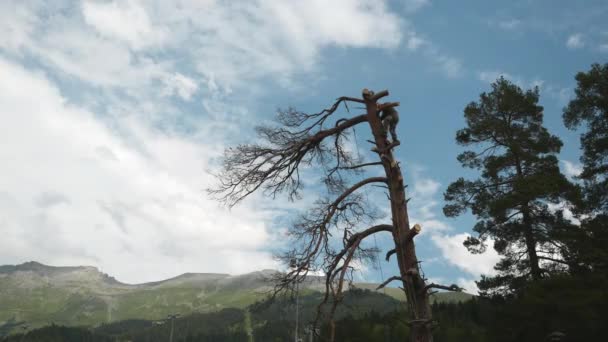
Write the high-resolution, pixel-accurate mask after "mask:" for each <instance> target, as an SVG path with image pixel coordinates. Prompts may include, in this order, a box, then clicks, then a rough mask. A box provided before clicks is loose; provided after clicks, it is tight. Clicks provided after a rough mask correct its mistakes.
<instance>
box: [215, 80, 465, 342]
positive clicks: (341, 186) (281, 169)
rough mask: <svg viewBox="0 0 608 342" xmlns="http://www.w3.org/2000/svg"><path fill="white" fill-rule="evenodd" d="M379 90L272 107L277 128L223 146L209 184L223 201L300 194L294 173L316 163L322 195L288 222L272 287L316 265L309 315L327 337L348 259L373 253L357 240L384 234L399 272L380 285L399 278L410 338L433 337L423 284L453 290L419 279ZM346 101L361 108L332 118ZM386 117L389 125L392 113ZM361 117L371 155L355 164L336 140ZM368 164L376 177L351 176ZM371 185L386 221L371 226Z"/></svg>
mask: <svg viewBox="0 0 608 342" xmlns="http://www.w3.org/2000/svg"><path fill="white" fill-rule="evenodd" d="M387 95H388V91H386V90H385V91H381V92H378V93H374V92H372V91H369V90H367V89H364V90H363V93H362V98H353V97H340V98H339V99H337V101H336V102H335V103H334V104H333V106H331V107H330V108H329V109H325V110H323V111H321V112H319V113H316V114H305V113H302V112H298V111H296V110H293V109H289V110H285V111H279V115H278V121H279V123H280V124H281V125H280V126H278V127H268V126H263V127H257V128H256V130H257V133H258V136H259V137H260V139H261V141H262V142H261V143H259V144H257V143H256V144H245V145H239V146H237V147H236V148H229V149H227V150H226V151H225V155H224V159H223V167H222V170H221V172H220V173H219V175H218V179H219V185H218V187H217V188H215V189H212V190H210V192H211V193H212V194H214V195H216V196H217V198H219V199H220V200H222V201H223V202H224V203H226V204H227V205H229V206H233V205H235V204H236V203H238V202H239V201H241V200H243V199H244V198H245V197H247V196H248V195H250V194H252V193H254V192H255V191H258V190H261V191H263V192H264V193H265V194H267V195H271V196H273V197H274V196H275V195H278V194H279V193H286V194H287V195H288V196H289V198H290V199H292V200H293V199H297V198H299V196H300V195H301V190H302V187H303V182H302V180H301V176H302V174H303V173H304V172H306V171H307V169H310V168H311V167H312V166H313V165H314V166H315V167H317V168H321V171H322V172H321V173H322V175H323V176H322V178H323V179H322V184H324V185H325V187H326V189H327V193H328V195H329V197H328V198H319V199H318V200H317V201H316V202H315V206H314V207H313V208H311V209H309V210H308V211H307V212H306V213H305V214H303V215H301V216H300V217H299V218H298V219H296V220H295V222H294V223H293V224H292V226H291V227H290V230H289V233H290V236H291V237H292V238H293V240H294V241H293V244H292V246H295V247H294V248H293V249H292V250H290V251H288V252H286V253H285V254H283V255H282V256H281V258H282V260H283V261H284V262H285V263H286V264H290V263H291V264H294V265H296V267H294V268H292V270H291V271H289V272H287V273H285V274H282V275H281V277H280V279H277V290H284V289H286V288H287V287H288V286H290V285H291V284H294V283H297V282H301V281H302V280H303V279H304V278H305V277H306V275H307V274H308V273H309V272H310V271H313V270H321V271H323V272H324V273H325V275H326V281H325V297H324V300H323V302H322V303H321V305H320V306H319V309H318V315H317V320H318V319H319V317H321V316H324V315H326V316H327V317H326V318H327V319H328V320H329V321H330V327H331V329H330V336H329V337H330V340H332V341H333V339H334V332H335V329H334V327H333V320H332V316H333V313H334V312H335V310H336V305H338V303H339V302H340V300H341V298H342V296H343V291H344V289H345V287H344V286H345V281H348V279H349V275H350V274H351V272H352V269H353V262H354V261H355V260H361V259H365V258H369V257H370V256H373V255H375V251H374V250H373V249H369V248H364V246H363V241H364V239H366V238H368V237H370V236H372V235H374V234H377V233H380V232H387V233H390V234H391V235H392V237H393V241H394V246H395V248H394V250H392V251H389V252H388V253H387V256H386V257H387V259H388V258H389V257H390V256H391V255H392V254H395V258H396V259H397V264H398V267H399V275H397V276H395V277H392V278H390V279H388V280H387V281H385V282H384V283H383V284H382V285H381V286H386V285H387V284H388V283H389V282H390V281H393V280H397V281H400V282H401V283H402V286H403V289H404V291H405V293H406V296H407V300H408V304H409V308H410V310H409V315H410V320H409V322H410V327H411V328H410V336H411V340H412V341H432V339H433V338H432V332H431V325H432V322H431V311H430V306H429V298H428V295H429V290H430V289H432V288H445V289H454V287H449V288H448V287H445V286H441V285H436V284H428V285H427V284H425V280H424V279H423V278H422V276H421V272H420V269H419V265H418V260H417V258H416V250H415V247H414V237H415V236H416V235H417V234H418V233H419V232H420V226H419V225H415V226H414V227H410V223H409V218H408V212H407V201H406V197H405V186H404V183H403V175H402V172H401V168H400V166H399V163H398V162H397V160H396V159H395V157H394V156H393V152H392V149H393V148H394V147H395V146H398V145H399V142H398V141H397V140H396V139H393V141H392V142H389V141H388V139H387V131H386V130H385V127H386V126H390V125H388V124H387V123H385V125H384V126H383V123H382V122H381V119H380V116H379V113H381V112H392V111H391V110H389V109H394V107H396V106H398V105H399V103H398V102H392V103H379V102H378V100H380V99H381V98H383V97H385V96H387ZM348 102H355V103H360V104H363V105H365V109H366V113H365V114H361V115H358V116H354V117H342V118H338V117H337V113H336V110H337V109H338V107H339V106H340V104H342V103H343V104H344V105H346V104H347V103H348ZM346 108H347V109H348V107H346ZM395 112H396V111H395ZM393 121H394V123H395V124H396V118H395V120H393ZM365 122H367V123H368V124H369V128H370V130H371V134H372V136H373V141H370V142H371V143H373V145H374V148H373V151H374V152H376V153H377V155H378V160H377V161H373V162H363V161H362V160H360V159H359V158H355V156H354V155H353V154H352V153H351V152H350V151H349V150H348V149H347V148H346V147H345V145H344V143H345V140H346V139H347V138H348V133H349V132H350V131H351V130H352V128H353V127H355V126H356V125H359V124H363V123H365ZM389 129H391V130H392V129H394V127H392V128H391V127H389ZM374 167H381V168H383V169H384V175H383V176H375V177H369V178H365V179H362V180H356V179H354V177H356V176H360V175H362V174H363V173H362V170H363V169H365V168H374ZM308 171H310V170H308ZM371 186H376V187H371ZM378 188H380V189H385V191H386V192H387V196H388V202H389V203H388V205H390V208H391V218H392V222H390V221H389V222H386V223H384V224H376V221H377V220H378V219H379V218H380V217H379V216H378V215H377V212H376V211H375V210H374V206H371V205H369V203H368V202H367V200H366V197H365V196H363V195H362V193H363V192H369V191H370V190H371V189H378ZM362 226H363V227H362ZM332 236H339V237H341V239H340V241H339V243H340V247H339V248H335V246H336V241H335V240H336V239H332ZM326 305H327V306H329V308H326V307H325V306H326ZM316 323H317V322H315V324H316Z"/></svg>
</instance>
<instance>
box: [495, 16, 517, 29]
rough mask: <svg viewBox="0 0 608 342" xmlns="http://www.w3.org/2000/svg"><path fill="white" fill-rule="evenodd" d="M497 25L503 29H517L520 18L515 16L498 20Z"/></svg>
mask: <svg viewBox="0 0 608 342" xmlns="http://www.w3.org/2000/svg"><path fill="white" fill-rule="evenodd" d="M497 25H498V27H500V28H501V29H503V30H507V31H512V30H516V29H518V28H519V27H520V26H521V20H519V19H515V18H512V19H507V20H501V21H499V22H498V24H497Z"/></svg>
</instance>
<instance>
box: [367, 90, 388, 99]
mask: <svg viewBox="0 0 608 342" xmlns="http://www.w3.org/2000/svg"><path fill="white" fill-rule="evenodd" d="M385 96H388V90H381V91H379V92H377V93H376V94H374V95H372V96H371V97H370V101H378V100H380V99H381V98H383V97H385Z"/></svg>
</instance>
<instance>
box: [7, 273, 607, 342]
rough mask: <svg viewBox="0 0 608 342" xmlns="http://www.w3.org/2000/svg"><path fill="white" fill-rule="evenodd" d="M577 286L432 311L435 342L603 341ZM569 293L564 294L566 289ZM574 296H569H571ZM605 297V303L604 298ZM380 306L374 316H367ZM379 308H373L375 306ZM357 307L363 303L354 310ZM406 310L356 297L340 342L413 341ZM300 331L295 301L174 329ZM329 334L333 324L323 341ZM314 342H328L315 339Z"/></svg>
mask: <svg viewBox="0 0 608 342" xmlns="http://www.w3.org/2000/svg"><path fill="white" fill-rule="evenodd" d="M577 284H580V283H579V282H574V283H573V282H572V280H570V279H567V278H563V279H551V280H548V281H546V282H544V283H542V284H538V285H535V286H534V287H531V288H529V291H528V292H527V295H525V296H521V297H518V298H511V299H505V298H499V297H497V298H494V299H487V298H486V299H482V298H477V297H475V298H473V299H471V300H469V301H466V302H459V303H434V304H433V305H432V309H433V317H434V319H435V321H436V322H440V323H437V324H436V326H435V341H437V342H444V341H445V342H452V341H467V342H481V341H488V342H490V341H492V342H493V341H518V342H524V341H547V340H548V339H547V336H548V335H549V334H550V333H551V332H554V331H561V332H565V333H566V334H567V338H566V340H562V341H599V339H598V337H600V336H605V335H606V334H607V333H608V326H606V324H605V321H606V318H605V317H608V316H606V315H607V314H608V309H607V308H608V307H606V306H602V304H601V303H602V301H603V303H605V296H606V293H605V291H604V292H599V291H596V292H589V291H587V288H586V287H585V286H584V285H580V286H579V285H577ZM560 289H561V290H560ZM564 289H568V290H564ZM602 296H603V297H602ZM317 299H318V297H316V295H310V296H308V297H306V296H305V297H304V298H301V300H302V302H303V304H302V306H301V308H300V310H301V311H300V319H301V320H300V325H299V335H300V336H301V337H302V338H303V341H308V326H309V325H308V323H309V322H310V320H311V319H312V318H313V317H314V314H315V310H316V306H315V305H314V303H315V302H316V300H317ZM359 300H360V302H361V303H365V304H364V305H369V306H373V307H375V308H376V310H374V311H364V310H361V309H362V308H363V306H358V305H357V304H356V303H357V302H358V301H359ZM372 303H373V304H372ZM351 304H355V305H354V306H352V305H351ZM404 308H405V306H404V305H403V303H399V302H396V301H395V300H394V299H392V298H390V297H387V296H384V295H382V294H378V293H373V292H371V291H369V290H358V291H354V292H352V293H349V294H348V296H347V298H345V305H344V307H343V309H342V311H340V312H339V314H338V318H337V319H336V321H335V323H336V341H341V342H358V341H360V342H375V341H377V342H386V341H406V340H407V339H408V336H409V327H408V325H407V322H406V320H405V319H404V318H405V317H407V315H406V313H405V312H404V311H403V310H405V309H404ZM246 315H250V317H251V322H250V324H251V327H250V329H251V331H252V332H253V333H252V336H251V338H252V339H249V338H250V337H249V335H248V333H247V331H248V327H247V320H246V317H245V316H246ZM294 332H295V305H294V302H293V300H292V299H283V300H279V301H276V302H273V303H260V304H259V305H253V306H251V307H250V308H249V309H248V310H247V311H245V310H240V309H225V310H222V311H219V312H215V313H206V314H194V315H189V316H184V317H179V318H176V319H175V320H174V322H173V341H175V342H195V341H196V342H212V341H213V342H232V341H235V342H236V341H258V342H260V341H263V342H274V341H281V342H282V341H290V340H293V338H294ZM326 332H327V324H324V325H323V326H322V327H321V329H320V333H321V335H325V334H326ZM170 335H171V321H165V322H162V324H159V322H151V321H142V320H129V321H121V322H116V323H111V324H104V325H101V326H99V327H97V328H90V329H87V328H82V327H63V326H56V325H52V326H47V327H43V328H40V329H36V330H33V331H30V332H28V333H27V334H26V335H25V336H23V335H21V334H14V335H11V336H10V337H5V338H4V339H3V340H2V342H20V341H32V342H33V341H36V342H39V341H48V342H55V341H68V342H69V341H79V342H81V341H89V342H106V341H133V342H161V341H162V342H166V341H169V340H170ZM314 341H323V339H322V338H318V337H317V338H314Z"/></svg>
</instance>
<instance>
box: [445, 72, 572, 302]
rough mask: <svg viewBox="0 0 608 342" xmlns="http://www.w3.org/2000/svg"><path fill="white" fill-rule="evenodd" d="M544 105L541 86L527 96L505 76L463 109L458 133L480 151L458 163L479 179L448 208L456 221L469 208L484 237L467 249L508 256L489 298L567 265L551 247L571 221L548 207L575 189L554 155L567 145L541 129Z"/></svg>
mask: <svg viewBox="0 0 608 342" xmlns="http://www.w3.org/2000/svg"><path fill="white" fill-rule="evenodd" d="M538 100H539V91H538V88H535V89H532V90H527V91H525V92H524V91H522V90H521V89H520V88H519V87H518V86H516V85H514V84H512V83H511V82H509V81H508V80H505V79H504V78H502V77H501V78H499V79H498V80H497V81H496V82H495V83H493V84H492V91H491V92H490V93H485V92H484V93H482V94H481V95H480V98H479V102H471V103H470V104H469V105H468V106H467V107H466V108H465V110H464V116H465V119H466V124H467V126H466V128H464V129H461V130H459V131H458V132H457V134H456V141H457V143H458V144H460V145H462V146H467V147H472V148H473V149H474V150H469V151H465V152H463V153H461V154H460V155H459V156H458V160H459V161H460V163H461V164H462V165H463V166H464V167H468V168H471V169H476V170H479V171H480V177H479V178H478V179H476V180H465V179H464V178H459V179H458V180H457V181H456V182H454V183H452V184H450V186H449V187H448V189H447V191H446V193H445V194H444V197H445V200H446V202H447V205H446V206H445V207H444V209H443V210H444V213H445V215H446V216H448V217H454V216H458V215H460V214H462V213H464V212H465V211H466V210H468V209H470V210H471V212H472V213H473V215H475V216H476V217H477V224H476V225H475V227H474V228H473V230H474V231H475V232H477V234H478V236H477V237H469V238H468V239H467V240H466V241H465V246H466V247H467V248H469V250H470V251H472V252H474V253H481V252H483V251H484V250H485V248H486V244H485V242H487V239H488V238H490V239H493V240H494V249H495V250H496V251H497V252H498V253H499V254H500V255H501V256H502V259H501V260H500V262H499V263H498V264H497V265H496V267H495V269H496V270H497V271H498V275H497V276H495V277H483V278H482V280H481V281H480V282H479V283H478V286H479V287H480V289H481V290H482V293H484V294H492V293H508V292H511V291H513V290H517V289H519V288H521V287H522V286H523V285H524V284H525V283H526V282H527V281H529V280H540V279H541V278H543V277H544V275H545V274H546V273H548V272H551V271H554V270H555V269H563V268H564V267H563V266H560V265H562V264H564V263H566V261H564V260H561V259H558V258H555V257H554V256H555V253H556V252H558V251H556V250H555V246H554V245H553V244H552V243H551V242H552V232H553V230H554V228H555V227H558V226H563V225H564V224H566V223H567V222H566V221H565V220H564V219H563V218H561V217H560V216H559V215H555V214H554V213H553V212H552V211H550V210H549V205H548V204H550V203H560V202H561V201H563V200H564V198H566V197H567V196H569V195H570V194H573V193H575V191H574V190H575V187H574V186H573V185H572V184H570V182H569V181H568V180H567V179H566V178H565V177H564V176H563V175H562V174H561V173H560V170H559V166H558V159H557V157H556V154H558V153H559V151H560V149H561V146H562V142H561V141H560V139H559V138H558V137H556V136H554V135H551V134H550V133H549V132H548V131H547V129H546V128H545V127H543V107H542V106H539V105H538ZM556 262H557V263H556Z"/></svg>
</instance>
